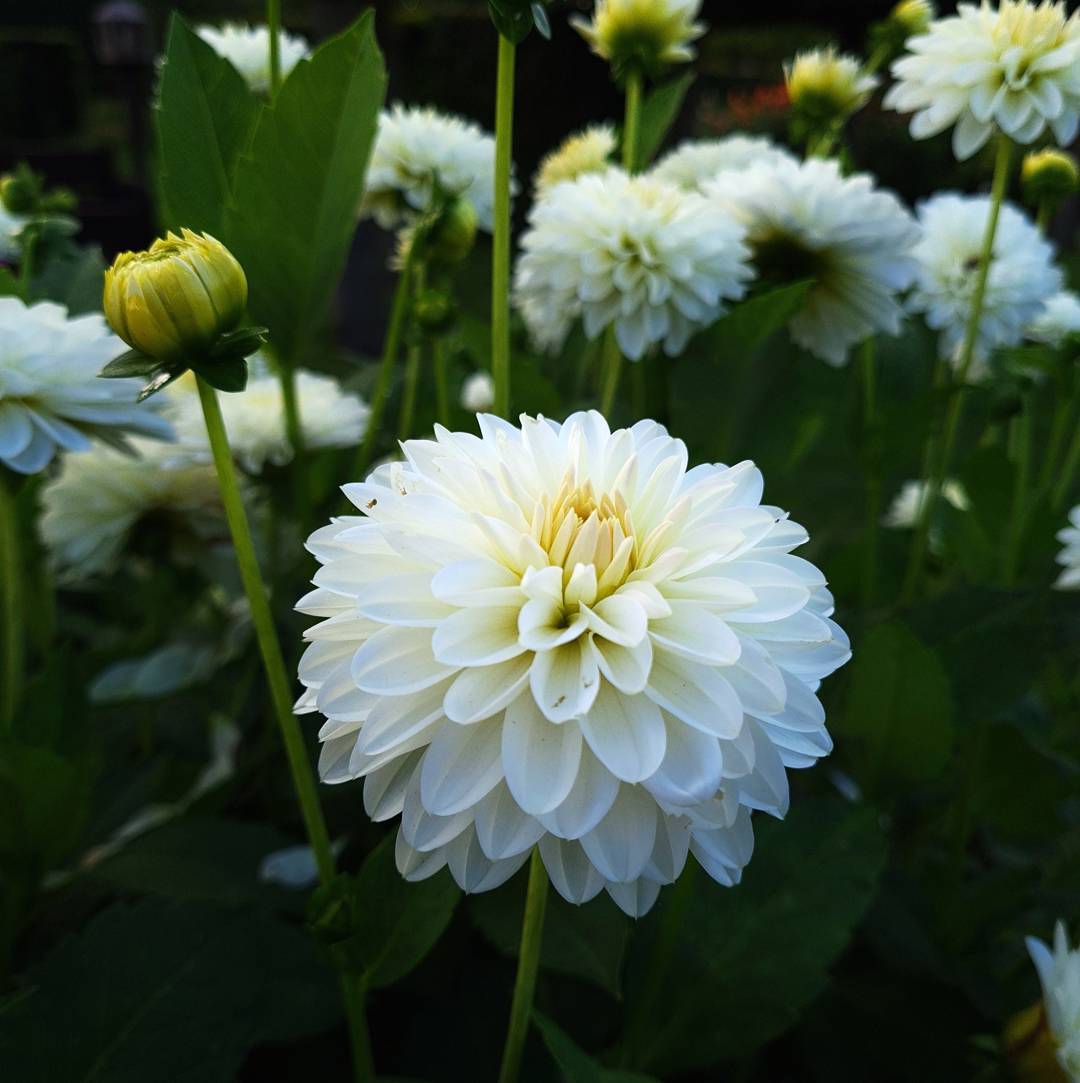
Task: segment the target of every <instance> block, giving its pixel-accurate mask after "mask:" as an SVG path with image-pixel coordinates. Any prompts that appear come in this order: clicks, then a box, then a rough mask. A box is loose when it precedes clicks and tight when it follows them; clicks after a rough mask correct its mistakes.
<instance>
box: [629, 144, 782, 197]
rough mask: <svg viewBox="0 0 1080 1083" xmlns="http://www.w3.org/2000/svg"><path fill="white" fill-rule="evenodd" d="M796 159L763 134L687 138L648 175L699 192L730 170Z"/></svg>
mask: <svg viewBox="0 0 1080 1083" xmlns="http://www.w3.org/2000/svg"><path fill="white" fill-rule="evenodd" d="M796 160H797V159H796V158H795V156H794V155H793V154H792V153H791V152H790V151H787V150H785V149H784V148H783V147H779V146H777V145H776V144H775V143H774V142H773V141H772V140H771V139H767V138H766V137H765V136H763V135H727V136H724V138H723V139H690V140H687V141H686V142H685V143H680V144H679V146H678V147H676V148H675V149H674V150H672V151H669V152H668V153H667V154H665V155H664V157H663V158H661V159H660V161H659V162H657V163H656V165H655V166H653V168H652V170H651V171H650V175H651V176H653V177H655V178H656V179H657V180H662V181H666V182H667V183H669V184H677V185H678V186H679V187H680V188H687V189H690V190H698V191H700V189H701V186H702V185H703V184H704V183H705V182H706V181H711V180H715V178H716V177H718V176H719V175H720V174H721V173H726V172H728V171H729V170H736V169H746V168H747V167H748V166H752V165H762V164H763V165H772V164H774V163H776V162H782V161H789V162H794V161H796Z"/></svg>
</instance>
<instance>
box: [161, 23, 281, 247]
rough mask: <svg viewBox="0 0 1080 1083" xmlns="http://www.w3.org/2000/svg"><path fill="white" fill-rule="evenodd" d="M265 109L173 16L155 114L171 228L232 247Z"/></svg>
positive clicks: (222, 61) (166, 218) (165, 212)
mask: <svg viewBox="0 0 1080 1083" xmlns="http://www.w3.org/2000/svg"><path fill="white" fill-rule="evenodd" d="M262 109H263V106H262V104H261V103H260V101H259V99H258V98H257V97H256V96H255V95H254V94H253V93H252V92H251V90H250V89H249V88H248V85H247V83H245V82H244V80H243V78H242V77H241V76H240V74H239V73H238V72H237V71H236V69H235V68H234V67H233V66H232V65H231V64H230V63H229V62H228V61H227V60H225V59H223V58H222V57H220V56H218V54H217V53H216V52H214V50H213V49H212V48H211V47H210V46H209V45H208V44H207V43H206V42H205V41H203V40H202V38H200V37H199V35H198V34H196V33H195V32H194V31H193V30H191V29H190V28H189V27H188V25H187V23H185V22H184V20H183V19H182V18H181V17H180V16H179V15H177V14H174V15H173V19H172V23H171V24H170V27H169V38H168V41H167V42H166V45H165V56H164V61H163V66H162V71H161V81H160V84H159V89H158V100H157V108H156V112H155V121H156V128H157V143H158V162H159V177H158V185H159V191H160V196H161V202H162V208H161V217H162V219H163V220H164V223H165V225H166V226H168V227H169V228H170V229H179V228H180V227H182V226H186V227H187V228H188V229H194V230H199V231H206V232H209V233H212V234H213V235H214V236H215V237H218V238H220V239H221V240H222V241H225V242H226V243H228V239H227V238H228V229H227V224H228V215H229V207H230V205H231V203H232V198H233V185H234V174H235V168H236V162H237V159H238V158H239V156H240V154H241V153H242V152H243V150H244V149H245V148H246V147H247V146H248V145H249V143H250V142H251V137H252V134H253V133H254V130H255V124H256V121H257V120H258V117H259V114H260V112H261V111H262ZM267 228H270V227H269V224H268V223H267Z"/></svg>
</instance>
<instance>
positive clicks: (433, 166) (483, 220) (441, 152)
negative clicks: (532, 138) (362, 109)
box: [361, 102, 495, 233]
mask: <svg viewBox="0 0 1080 1083" xmlns="http://www.w3.org/2000/svg"><path fill="white" fill-rule="evenodd" d="M439 194H441V195H443V196H463V197H464V198H466V199H467V200H468V201H469V202H470V203H471V204H472V205H473V207H474V208H475V210H476V216H477V221H478V223H479V226H480V228H481V229H485V230H487V231H488V232H489V233H490V232H491V228H492V214H493V209H494V208H493V204H494V199H495V139H494V137H493V136H491V135H488V133H487V132H485V131H483V130H481V128H480V127H479V126H478V125H476V124H473V123H472V121H469V120H465V119H463V118H462V117H456V116H449V115H447V114H445V113H440V112H438V111H437V110H435V109H429V108H423V107H420V106H405V105H402V104H401V103H400V102H399V103H397V104H395V105H393V106H391V107H390V109H388V110H385V111H384V112H383V113H382V114H381V116H380V117H379V132H378V135H377V136H376V138H375V147H374V149H373V150H372V153H371V165H370V166H369V167H368V175H367V190H366V191H365V193H364V200H363V203H362V204H361V211H362V212H364V213H367V214H370V215H371V216H372V217H373V218H374V219H375V220H376V221H377V222H378V223H379V225H380V226H382V227H383V228H384V229H397V228H398V227H399V226H402V225H407V224H408V223H409V222H410V221H411V220H413V219H414V218H415V217H416V216H417V215H418V214H422V213H424V212H425V211H429V210H431V209H432V207H433V203H434V199H435V197H436V196H437V195H439Z"/></svg>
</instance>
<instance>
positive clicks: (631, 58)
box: [570, 0, 705, 77]
mask: <svg viewBox="0 0 1080 1083" xmlns="http://www.w3.org/2000/svg"><path fill="white" fill-rule="evenodd" d="M700 12H701V0H596V9H595V10H594V11H593V18H592V22H589V21H588V20H586V19H583V18H581V17H580V16H574V17H573V18H572V19H571V20H570V25H571V26H573V27H574V29H575V30H577V31H578V33H580V34H581V36H582V37H583V38H584V39H585V40H586V41H587V42H588V43H589V46H590V47H591V48H592V51H593V52H594V53H596V55H597V56H599V57H602V58H603V59H604V60H606V61H607V62H608V63H609V64H610V65H611V67H612V69H613V70H614V72H615V74H616V75H617V76H619V77H621V76H622V74H623V73H624V72H625V71H627V70H628V69H630V68H634V67H636V68H638V69H639V70H641V71H644V72H646V73H648V74H650V75H657V74H659V73H660V72H661V71H663V69H664V68H666V67H667V66H668V65H670V64H683V63H686V62H687V61H689V60H693V59H694V55H695V53H694V50H693V48H691V45H690V43H691V42H692V41H696V40H697V39H698V38H700V37H701V35H702V34H704V33H705V25H704V24H703V23H699V22H696V21H695V20H696V19H697V16H698V15H699V14H700Z"/></svg>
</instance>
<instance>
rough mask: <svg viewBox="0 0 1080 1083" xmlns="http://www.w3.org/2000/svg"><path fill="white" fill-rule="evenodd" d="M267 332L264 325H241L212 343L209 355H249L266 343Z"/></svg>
mask: <svg viewBox="0 0 1080 1083" xmlns="http://www.w3.org/2000/svg"><path fill="white" fill-rule="evenodd" d="M268 334H269V332H268V330H267V329H266V328H265V327H241V328H240V329H239V330H236V331H230V332H229V333H228V334H227V335H222V336H221V338H219V339H218V340H217V342H215V343H214V345H213V347H212V349H211V350H210V356H211V357H250V356H251V355H252V354H253V353H254V352H255V351H256V350H257V349H259V347H260V346H263V345H265V344H266V338H267V335H268Z"/></svg>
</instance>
